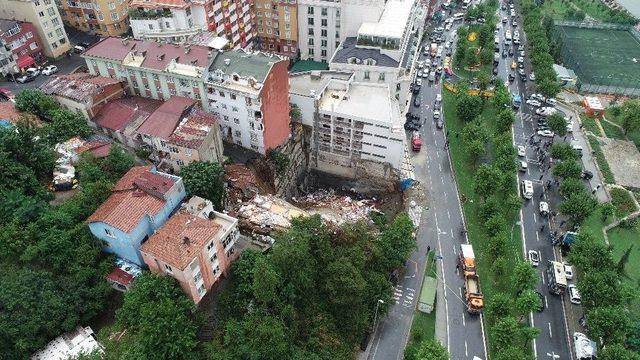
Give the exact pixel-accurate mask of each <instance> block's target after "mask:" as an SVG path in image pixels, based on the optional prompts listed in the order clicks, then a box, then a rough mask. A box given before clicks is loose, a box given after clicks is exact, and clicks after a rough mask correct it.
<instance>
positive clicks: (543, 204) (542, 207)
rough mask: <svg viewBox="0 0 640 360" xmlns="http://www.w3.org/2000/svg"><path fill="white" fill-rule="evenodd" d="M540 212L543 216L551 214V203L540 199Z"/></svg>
mask: <svg viewBox="0 0 640 360" xmlns="http://www.w3.org/2000/svg"><path fill="white" fill-rule="evenodd" d="M538 210H539V212H540V215H542V216H547V215H549V204H548V203H546V202H544V201H540V205H539V209H538Z"/></svg>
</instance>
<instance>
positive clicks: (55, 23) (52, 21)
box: [51, 18, 60, 26]
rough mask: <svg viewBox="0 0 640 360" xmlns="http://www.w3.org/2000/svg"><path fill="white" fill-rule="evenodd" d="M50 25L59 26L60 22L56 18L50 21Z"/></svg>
mask: <svg viewBox="0 0 640 360" xmlns="http://www.w3.org/2000/svg"><path fill="white" fill-rule="evenodd" d="M51 25H53V26H58V25H60V20H58V18H53V19H51Z"/></svg>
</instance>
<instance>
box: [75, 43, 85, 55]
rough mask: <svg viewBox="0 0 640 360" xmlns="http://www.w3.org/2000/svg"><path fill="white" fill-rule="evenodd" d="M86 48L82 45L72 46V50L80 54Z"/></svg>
mask: <svg viewBox="0 0 640 360" xmlns="http://www.w3.org/2000/svg"><path fill="white" fill-rule="evenodd" d="M86 49H87V48H86V47H84V46H82V45H76V46H74V47H73V52H74V53H76V54H82V53H83V52H84V51H85V50H86Z"/></svg>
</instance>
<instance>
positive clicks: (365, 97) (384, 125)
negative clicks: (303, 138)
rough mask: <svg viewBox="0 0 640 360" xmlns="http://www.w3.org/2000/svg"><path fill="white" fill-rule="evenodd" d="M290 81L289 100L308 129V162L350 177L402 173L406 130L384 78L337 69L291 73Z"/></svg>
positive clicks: (317, 167) (332, 172)
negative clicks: (362, 78)
mask: <svg viewBox="0 0 640 360" xmlns="http://www.w3.org/2000/svg"><path fill="white" fill-rule="evenodd" d="M290 82H291V90H290V92H291V103H292V104H295V105H297V106H298V107H299V108H300V112H301V115H302V116H301V121H302V124H303V125H305V126H308V127H310V128H311V130H312V143H311V159H310V161H309V163H310V164H311V166H313V167H315V168H316V169H318V170H320V171H323V172H326V173H331V174H335V175H339V176H344V177H348V178H354V177H359V176H372V177H379V178H385V179H391V178H393V177H394V176H398V175H399V174H400V171H401V168H402V163H403V160H404V154H405V136H406V135H405V131H404V128H403V124H404V121H403V117H402V114H401V111H400V106H399V104H398V101H397V100H396V99H395V97H394V94H393V91H392V89H390V88H389V85H388V84H385V83H380V84H373V83H366V82H357V81H356V80H355V75H354V74H352V73H345V72H336V71H313V72H309V73H300V74H295V75H292V76H291V81H290Z"/></svg>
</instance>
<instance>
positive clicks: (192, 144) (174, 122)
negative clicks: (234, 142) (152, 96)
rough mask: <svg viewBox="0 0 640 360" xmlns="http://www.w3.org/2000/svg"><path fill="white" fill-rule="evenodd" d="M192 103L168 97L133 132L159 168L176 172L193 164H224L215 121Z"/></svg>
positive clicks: (177, 97)
mask: <svg viewBox="0 0 640 360" xmlns="http://www.w3.org/2000/svg"><path fill="white" fill-rule="evenodd" d="M196 103H197V101H196V100H194V99H189V98H185V97H181V96H172V97H171V98H170V99H169V100H167V101H165V102H164V103H163V104H162V105H161V106H160V107H159V108H158V109H157V110H156V111H154V112H153V113H152V114H151V115H150V116H149V117H148V118H147V119H146V120H145V121H144V122H143V123H142V125H140V127H139V128H138V130H137V131H136V132H135V134H136V138H137V139H140V141H141V142H142V143H143V144H145V145H146V146H147V148H149V149H151V150H152V154H151V158H152V159H153V160H154V161H155V162H156V163H157V164H158V167H159V168H161V169H163V168H169V169H170V170H171V171H174V172H178V171H179V170H180V168H181V167H182V166H184V165H188V164H189V163H191V162H193V161H211V162H218V163H222V162H223V161H224V158H223V156H222V151H223V149H222V137H221V136H220V127H219V126H218V121H217V117H216V115H215V114H213V113H208V112H204V111H203V110H202V109H200V107H199V106H197V105H196Z"/></svg>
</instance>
